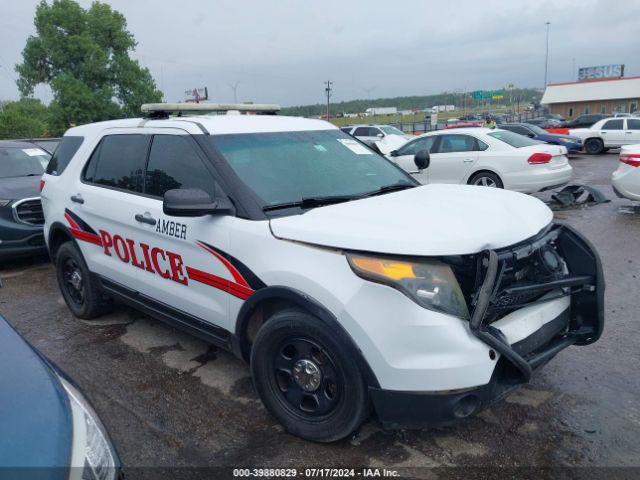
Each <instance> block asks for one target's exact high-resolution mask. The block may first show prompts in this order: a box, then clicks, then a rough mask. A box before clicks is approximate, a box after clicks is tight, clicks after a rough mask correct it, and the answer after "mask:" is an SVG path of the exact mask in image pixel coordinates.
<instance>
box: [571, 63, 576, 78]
mask: <svg viewBox="0 0 640 480" xmlns="http://www.w3.org/2000/svg"><path fill="white" fill-rule="evenodd" d="M571 81H573V82H575V81H576V59H575V58H572V59H571Z"/></svg>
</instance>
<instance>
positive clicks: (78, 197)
mask: <svg viewBox="0 0 640 480" xmlns="http://www.w3.org/2000/svg"><path fill="white" fill-rule="evenodd" d="M71 201H72V202H75V203H79V204H80V205H82V204H83V203H84V198H82V195H80V194H79V193H78V194H77V195H71Z"/></svg>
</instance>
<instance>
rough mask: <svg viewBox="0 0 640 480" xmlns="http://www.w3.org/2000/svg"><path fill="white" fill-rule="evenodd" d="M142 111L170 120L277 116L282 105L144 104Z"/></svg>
mask: <svg viewBox="0 0 640 480" xmlns="http://www.w3.org/2000/svg"><path fill="white" fill-rule="evenodd" d="M140 110H142V113H145V114H146V115H147V116H149V117H151V118H168V117H169V116H170V115H171V114H175V115H177V116H186V115H194V114H195V115H198V114H200V115H202V114H207V113H226V114H234V113H235V114H240V113H245V114H254V115H276V114H277V113H278V112H279V111H280V105H277V104H275V103H274V104H266V103H195V102H184V103H144V104H143V105H142V107H140Z"/></svg>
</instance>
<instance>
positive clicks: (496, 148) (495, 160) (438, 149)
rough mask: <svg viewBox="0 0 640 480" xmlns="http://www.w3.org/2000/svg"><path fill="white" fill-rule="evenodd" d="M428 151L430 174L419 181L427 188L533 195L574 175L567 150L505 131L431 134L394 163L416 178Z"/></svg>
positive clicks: (395, 155)
mask: <svg viewBox="0 0 640 480" xmlns="http://www.w3.org/2000/svg"><path fill="white" fill-rule="evenodd" d="M422 150H425V151H428V152H429V155H430V163H429V168H426V169H424V170H423V171H421V172H418V173H416V175H415V178H417V179H418V180H419V181H420V183H423V184H431V183H461V184H470V185H482V186H488V187H497V188H505V189H508V190H515V191H518V192H523V193H533V192H539V191H542V190H548V189H550V188H555V187H558V186H561V185H564V184H565V183H567V182H569V180H571V175H572V168H571V165H569V161H568V160H567V149H566V148H565V147H563V146H556V145H547V144H545V143H543V142H539V141H537V140H532V139H530V138H527V137H524V136H522V135H519V134H517V133H513V132H510V131H507V130H500V129H489V128H469V129H457V130H455V131H453V130H449V131H447V130H439V131H435V132H429V133H426V134H424V135H421V136H420V137H417V138H416V139H415V140H413V141H411V142H409V143H407V144H406V145H404V146H402V147H401V148H399V149H398V150H396V151H394V152H392V153H391V155H390V157H389V158H391V160H393V161H394V162H395V163H397V164H398V165H399V166H400V167H402V168H403V169H404V170H405V171H408V172H413V171H415V169H416V168H415V165H414V158H413V157H414V156H415V155H416V154H417V153H418V152H419V151H422Z"/></svg>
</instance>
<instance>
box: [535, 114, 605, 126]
mask: <svg viewBox="0 0 640 480" xmlns="http://www.w3.org/2000/svg"><path fill="white" fill-rule="evenodd" d="M609 117H610V115H605V114H603V113H588V114H585V115H580V116H579V117H576V118H574V119H573V120H570V121H568V122H562V124H561V125H560V128H589V127H590V126H591V125H593V124H594V123H596V122H599V121H600V120H602V119H604V118H609ZM529 123H532V122H529ZM542 128H545V127H542Z"/></svg>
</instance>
